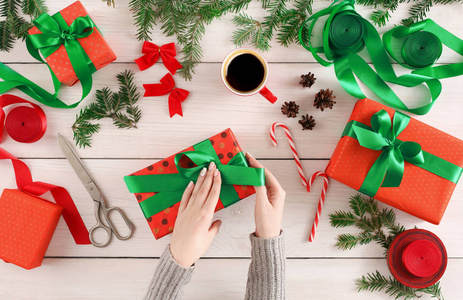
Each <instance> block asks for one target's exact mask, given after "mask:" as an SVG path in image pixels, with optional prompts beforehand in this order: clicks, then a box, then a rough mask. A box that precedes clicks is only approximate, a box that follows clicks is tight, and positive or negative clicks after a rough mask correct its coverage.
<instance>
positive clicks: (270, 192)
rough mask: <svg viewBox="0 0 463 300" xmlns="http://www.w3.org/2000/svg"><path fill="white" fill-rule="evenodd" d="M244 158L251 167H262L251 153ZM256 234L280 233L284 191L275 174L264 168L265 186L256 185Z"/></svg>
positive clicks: (261, 236) (274, 234)
mask: <svg viewBox="0 0 463 300" xmlns="http://www.w3.org/2000/svg"><path fill="white" fill-rule="evenodd" d="M246 158H247V160H248V162H249V164H250V165H251V167H253V168H264V166H263V165H262V164H261V163H259V162H258V161H257V160H256V159H255V158H254V157H252V155H251V154H249V153H246ZM255 189H256V210H255V219H256V236H257V237H260V238H272V237H277V236H279V235H280V232H281V219H282V218H283V206H284V204H285V198H286V192H285V191H284V190H283V188H282V187H281V185H280V184H279V183H278V181H277V179H276V178H275V176H273V174H272V173H270V171H269V170H267V169H265V186H256V187H255Z"/></svg>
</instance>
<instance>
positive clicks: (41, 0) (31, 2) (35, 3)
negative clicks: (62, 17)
mask: <svg viewBox="0 0 463 300" xmlns="http://www.w3.org/2000/svg"><path fill="white" fill-rule="evenodd" d="M21 11H22V12H23V14H25V15H29V16H31V18H32V19H35V18H37V17H38V16H40V15H41V14H43V13H45V12H48V8H47V6H46V5H45V0H23V2H22V3H21Z"/></svg>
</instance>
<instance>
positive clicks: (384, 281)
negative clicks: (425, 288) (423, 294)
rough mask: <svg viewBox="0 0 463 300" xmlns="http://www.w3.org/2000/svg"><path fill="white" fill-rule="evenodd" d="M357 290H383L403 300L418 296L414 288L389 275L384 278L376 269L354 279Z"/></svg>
mask: <svg viewBox="0 0 463 300" xmlns="http://www.w3.org/2000/svg"><path fill="white" fill-rule="evenodd" d="M355 284H356V285H357V288H358V291H359V292H360V291H370V292H376V291H377V292H380V291H382V290H384V292H385V293H386V294H388V295H389V296H391V297H395V299H398V298H401V297H403V298H404V300H408V299H414V298H419V297H418V295H417V294H416V292H415V291H414V289H412V288H410V287H408V286H405V285H403V284H402V283H400V282H399V281H397V280H396V279H393V278H391V277H388V278H386V277H385V276H383V275H381V273H379V272H378V271H376V273H373V274H370V273H368V274H367V276H362V278H359V279H357V280H356V282H355Z"/></svg>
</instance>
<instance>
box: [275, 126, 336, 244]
mask: <svg viewBox="0 0 463 300" xmlns="http://www.w3.org/2000/svg"><path fill="white" fill-rule="evenodd" d="M278 126H279V127H281V128H283V130H284V131H285V134H286V138H287V140H288V144H289V147H290V148H291V152H292V153H293V157H294V161H295V163H296V166H297V170H298V172H299V176H300V177H301V183H302V185H303V186H306V187H307V192H310V189H311V187H312V184H313V182H314V180H315V178H317V177H318V176H321V177H323V179H324V183H323V189H322V193H321V195H320V201H319V203H318V208H317V213H316V214H315V219H314V223H313V225H312V230H311V233H310V237H309V242H313V240H314V238H315V231H316V230H317V226H318V222H319V221H320V214H321V212H322V208H323V205H324V204H325V196H326V190H327V189H328V183H329V181H328V176H327V175H326V174H325V173H324V172H320V171H319V172H315V173H314V174H313V175H312V177H311V178H310V181H307V179H306V176H305V174H304V169H303V168H302V164H301V160H300V159H299V154H298V153H297V151H296V145H295V144H294V140H293V137H292V135H291V132H290V131H289V128H288V126H286V124H284V123H280V122H275V123H273V125H272V127H270V138H271V139H272V144H273V146H277V145H278V142H277V139H276V137H275V129H276V128H277V127H278Z"/></svg>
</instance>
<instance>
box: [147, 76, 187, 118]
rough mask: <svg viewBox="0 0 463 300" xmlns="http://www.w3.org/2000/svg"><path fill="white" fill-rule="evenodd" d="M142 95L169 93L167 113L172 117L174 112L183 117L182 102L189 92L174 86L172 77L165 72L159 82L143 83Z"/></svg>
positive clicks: (150, 95)
mask: <svg viewBox="0 0 463 300" xmlns="http://www.w3.org/2000/svg"><path fill="white" fill-rule="evenodd" d="M143 87H144V88H145V95H144V97H152V96H162V95H166V94H169V93H170V94H169V114H170V117H171V118H172V117H173V116H174V115H175V114H178V115H180V116H182V117H183V111H182V102H183V101H185V99H186V98H187V97H188V95H189V94H190V92H188V91H187V90H184V89H179V88H177V87H175V81H174V78H173V77H172V75H171V74H170V73H167V74H166V76H164V77H163V78H162V79H161V83H153V84H144V85H143Z"/></svg>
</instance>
